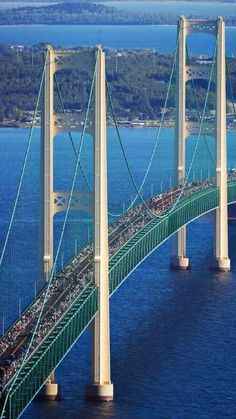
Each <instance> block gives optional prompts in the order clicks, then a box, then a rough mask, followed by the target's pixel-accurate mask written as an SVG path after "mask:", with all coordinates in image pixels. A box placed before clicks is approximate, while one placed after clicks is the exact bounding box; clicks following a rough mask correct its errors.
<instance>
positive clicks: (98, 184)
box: [40, 45, 113, 400]
mask: <svg viewBox="0 0 236 419" xmlns="http://www.w3.org/2000/svg"><path fill="white" fill-rule="evenodd" d="M78 62H79V65H81V66H86V67H87V68H89V69H90V70H91V72H93V71H95V104H94V105H95V106H94V109H95V110H94V112H93V113H94V117H93V121H91V123H90V125H89V127H88V130H87V132H89V133H90V134H91V135H92V136H93V137H94V179H95V180H94V193H90V192H79V191H75V192H73V196H72V199H71V205H70V210H71V209H72V210H77V211H78V210H80V211H86V212H89V213H91V212H92V214H93V219H94V281H95V283H96V285H97V286H98V289H99V310H98V314H97V316H96V318H95V320H94V327H93V337H94V339H93V341H94V345H93V346H94V351H93V358H94V359H93V380H92V382H93V383H92V385H91V386H88V387H87V389H86V396H87V397H89V398H90V399H92V398H94V399H96V400H112V398H113V385H112V383H111V380H110V336H109V332H110V330H109V281H108V257H109V254H108V220H107V217H108V212H107V163H106V94H105V54H104V52H103V51H102V49H101V47H97V48H96V51H95V53H94V51H91V52H86V51H78V50H76V51H72V50H60V51H56V50H53V48H52V47H51V46H50V45H49V46H48V47H47V51H46V67H45V75H44V86H43V95H42V120H41V191H40V194H41V237H40V282H41V283H42V282H43V283H45V281H48V280H49V278H50V274H51V272H52V269H53V218H54V215H55V214H56V213H58V212H60V211H66V209H67V206H68V202H69V199H70V192H67V191H55V190H54V181H53V174H54V171H53V156H54V142H55V136H56V135H57V134H59V133H62V132H68V131H70V132H72V131H77V132H80V131H82V129H83V122H84V121H83V120H82V119H81V116H79V115H77V116H73V125H72V124H71V122H70V117H68V115H66V114H65V113H62V114H58V113H55V111H54V75H55V73H56V72H57V71H59V70H63V69H67V68H75V67H76V66H78ZM94 69H95V70H94ZM58 391H59V390H58V385H57V384H56V383H55V379H54V372H52V374H51V375H50V377H49V378H48V380H47V382H46V383H45V385H44V387H43V388H42V391H41V394H40V397H41V398H44V399H49V400H52V399H55V398H57V397H58Z"/></svg>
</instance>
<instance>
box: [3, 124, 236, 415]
mask: <svg viewBox="0 0 236 419" xmlns="http://www.w3.org/2000/svg"><path fill="white" fill-rule="evenodd" d="M173 134H174V133H173V130H172V129H171V130H163V132H162V135H161V139H160V146H159V148H158V150H159V151H158V153H157V155H156V157H155V159H154V162H153V167H152V168H151V172H150V178H149V182H148V184H147V186H146V188H145V191H144V193H145V194H148V193H150V187H151V184H153V185H154V191H158V190H160V181H161V180H162V181H163V186H164V188H166V187H168V185H169V182H170V176H171V174H172V171H171V161H172V158H173ZM121 135H122V137H123V139H124V146H125V150H126V152H127V155H128V158H129V161H130V164H131V167H132V170H133V171H134V174H135V178H136V180H137V182H140V180H141V179H142V177H143V175H144V173H145V170H146V167H147V162H148V159H149V157H150V153H151V149H152V146H153V142H154V140H155V136H156V129H140V130H134V129H121ZM27 137H28V130H26V129H18V130H17V129H0V155H1V162H2V163H1V178H0V192H1V198H2V210H1V229H0V230H1V231H0V235H1V237H2V236H3V235H4V231H5V229H6V220H7V219H8V216H9V207H11V205H12V201H13V198H14V195H15V190H16V185H17V179H18V176H19V171H20V167H21V162H22V158H23V155H24V150H25V146H26V140H27ZM208 141H209V147H210V149H211V151H212V152H213V149H214V142H213V140H210V139H208ZM55 144H56V149H55V154H56V157H55V168H56V176H55V187H56V188H61V189H66V188H67V187H68V185H69V181H70V179H71V173H72V167H73V165H74V156H73V153H72V148H71V144H70V142H69V139H68V138H67V137H66V136H65V135H62V136H58V138H57V140H56V143H55ZM193 146H194V141H193V139H190V140H189V141H188V143H187V154H188V162H189V160H190V156H191V154H192V151H193ZM30 154H31V159H32V160H31V163H30V165H29V167H28V169H27V171H26V173H27V176H28V177H27V179H28V180H27V181H26V182H25V183H24V185H23V188H24V191H25V199H22V202H21V205H22V208H23V212H21V211H20V212H19V213H18V216H19V219H18V222H17V223H16V224H15V226H14V229H13V234H12V236H11V240H12V243H13V244H14V246H16V242H19V241H20V245H21V248H22V247H23V249H19V252H18V253H17V252H14V250H13V251H11V252H9V255H8V257H9V261H12V263H11V265H12V266H14V267H15V271H13V272H12V273H9V272H7V271H5V272H4V275H2V276H1V284H0V291H1V296H2V298H3V296H4V294H6V292H7V293H8V295H9V296H11V295H12V298H15V297H16V295H17V297H18V298H21V299H22V301H21V303H22V305H23V303H24V302H25V300H24V298H25V297H26V295H27V294H31V295H32V293H33V285H34V282H33V280H32V275H33V272H34V270H35V263H34V265H32V262H31V260H32V259H31V258H29V256H27V255H29V253H28V252H32V248H33V247H35V249H37V243H36V244H34V245H33V243H34V240H35V238H36V235H35V228H33V226H34V224H35V220H36V219H37V217H36V215H37V199H38V195H37V185H38V180H39V178H38V174H37V173H38V168H39V130H36V132H35V135H34V137H33V145H32V150H31V151H30ZM228 155H229V165H230V166H231V167H233V166H234V167H235V166H236V147H235V133H233V132H232V133H229V135H228ZM108 156H109V165H108V170H109V207H110V209H111V210H113V211H120V210H121V208H122V201H123V200H125V203H126V204H127V203H128V201H129V197H130V195H131V194H133V193H134V191H133V188H132V184H131V182H129V181H128V174H127V170H126V168H125V165H124V162H123V160H122V155H121V151H120V149H119V147H118V142H117V137H116V135H115V131H114V130H113V129H109V130H108ZM197 156H198V157H199V156H201V161H202V162H203V175H204V176H206V174H207V172H208V170H210V171H211V173H213V166H212V164H211V163H210V162H209V156H208V152H207V149H206V147H205V146H204V143H202V145H201V146H200V149H199V154H198V153H197ZM82 162H83V164H84V166H85V167H86V171H88V172H89V173H90V171H91V141H90V140H89V138H87V139H86V141H85V149H84V151H83V153H82ZM200 169H201V166H200V164H198V163H196V165H195V168H194V170H195V175H196V176H199V175H200ZM117 173H119V176H117ZM6 185H7V188H6ZM29 197H30V204H28V205H26V201H28V198H29ZM35 217H36V219H35ZM21 219H23V220H25V222H23V224H22V223H21V222H20V220H21ZM88 225H90V226H91V220H90V219H89V218H84V219H81V218H80V220H78V219H77V220H75V219H73V223H71V226H70V229H69V230H68V231H67V234H70V235H71V236H70V237H71V238H73V241H74V237H77V238H78V240H79V243H80V244H82V243H83V242H84V240H85V236H86V237H87V227H88ZM58 228H59V224H58V222H56V229H58ZM206 232H207V234H206ZM229 232H230V257H231V263H232V271H231V272H230V273H228V274H219V273H212V272H209V271H208V263H209V260H210V259H211V257H212V254H213V226H212V224H211V223H208V222H206V221H202V220H199V221H196V222H194V223H193V224H191V225H190V226H189V228H188V250H187V253H188V255H189V256H190V257H191V260H192V269H191V271H188V272H172V271H170V270H169V256H170V253H171V240H169V241H167V242H166V243H165V244H164V245H163V246H161V247H160V248H159V249H158V250H157V251H156V252H154V253H153V254H152V255H151V256H150V257H149V258H148V259H147V260H146V261H145V262H144V263H143V264H142V265H141V266H140V267H139V268H138V269H137V270H136V271H135V272H134V273H133V274H132V275H131V276H130V278H129V279H128V280H127V281H126V282H125V283H124V285H123V286H122V287H121V288H120V289H119V291H118V292H117V293H116V294H115V295H114V296H113V297H112V299H111V325H112V326H111V357H112V380H113V382H114V385H115V399H114V402H111V403H109V404H106V403H105V404H96V403H95V404H92V403H86V402H84V398H83V396H84V385H85V384H86V383H88V382H89V381H90V357H91V351H90V348H91V345H90V344H91V342H90V336H89V333H84V335H83V336H82V338H81V339H80V340H79V341H78V342H77V343H76V344H75V345H74V347H73V349H72V350H71V352H70V353H69V354H68V356H67V357H66V358H65V360H64V361H63V362H62V364H61V365H60V367H59V368H58V369H57V374H56V375H57V381H58V382H59V383H60V384H61V386H62V397H63V399H62V400H61V401H58V402H44V403H40V402H33V403H31V405H30V406H29V407H28V409H27V411H26V412H25V413H24V414H23V416H22V417H23V418H24V419H39V418H40V419H41V418H47V419H49V418H50V419H66V418H68V419H69V418H84V419H90V418H91V419H92V418H99V419H100V418H101V419H104V418H116V419H126V418H127V419H129V418H135V419H136V418H138V419H147V418H153V419H154V418H223V417H230V418H234V417H235V416H236V407H235V406H236V403H235V402H236V387H235V372H236V369H235V364H236V329H235V324H236V247H235V240H236V225H235V224H231V225H230V230H229ZM73 235H74V236H73ZM21 239H22V240H21ZM1 240H2V238H1ZM1 240H0V241H1ZM26 241H28V244H27V245H26V244H25V243H26ZM73 246H74V243H72V247H73ZM69 247H71V244H70V246H69ZM14 249H15V248H14ZM66 250H68V249H66V248H64V249H63V251H66ZM20 252H22V253H20ZM33 260H35V259H33ZM23 268H24V269H26V271H25V270H24V272H26V274H25V275H24V279H23V280H22V278H21V276H22V272H23V271H21V269H23ZM27 269H28V273H27ZM30 273H31V274H30ZM4 278H6V279H7V283H6V285H5V286H4V284H3V280H4ZM4 307H5V310H6V309H7V305H6V304H4V305H1V307H0V312H1V313H0V321H1V317H2V310H3V309H4ZM8 310H9V312H11V310H12V307H9V305H8ZM5 315H6V312H5Z"/></svg>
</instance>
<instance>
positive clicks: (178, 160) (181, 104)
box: [170, 16, 230, 271]
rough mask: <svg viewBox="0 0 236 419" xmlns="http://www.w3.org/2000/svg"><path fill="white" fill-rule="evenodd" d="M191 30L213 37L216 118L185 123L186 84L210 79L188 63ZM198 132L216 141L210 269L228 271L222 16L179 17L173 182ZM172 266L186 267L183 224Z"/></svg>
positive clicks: (179, 180) (182, 175) (180, 174)
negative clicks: (191, 138)
mask: <svg viewBox="0 0 236 419" xmlns="http://www.w3.org/2000/svg"><path fill="white" fill-rule="evenodd" d="M194 32H203V33H204V32H205V33H209V34H211V35H213V36H215V37H216V71H215V74H214V75H213V76H214V78H213V80H214V83H215V91H216V117H215V121H212V122H208V123H207V124H201V122H198V123H196V122H187V121H186V117H185V113H186V109H185V106H186V83H187V81H189V80H195V79H203V80H204V79H205V80H208V79H209V75H210V72H211V69H210V66H209V67H208V69H204V71H203V69H202V66H201V65H187V60H186V38H187V35H188V34H191V33H194ZM200 125H202V129H201V134H202V135H204V134H205V135H210V136H213V137H214V138H215V140H216V182H217V186H218V188H219V190H220V205H219V208H218V209H217V210H216V216H215V251H214V257H213V259H212V261H211V265H210V268H211V269H213V270H219V271H228V270H230V259H229V257H228V218H227V217H228V216H227V145H226V66H225V23H224V21H223V19H222V18H218V19H217V20H213V21H206V20H195V19H194V20H192V19H186V18H185V17H183V16H182V17H180V19H179V24H178V44H177V72H176V118H175V146H176V150H175V168H176V184H180V183H183V181H184V179H185V159H186V155H185V145H186V139H187V137H188V136H190V135H196V134H197V135H198V133H199V129H200ZM170 265H171V267H172V268H173V269H188V268H189V266H190V263H189V259H188V257H187V256H186V227H183V228H182V229H181V230H180V231H178V233H177V234H176V236H175V239H174V245H173V256H172V258H171V263H170Z"/></svg>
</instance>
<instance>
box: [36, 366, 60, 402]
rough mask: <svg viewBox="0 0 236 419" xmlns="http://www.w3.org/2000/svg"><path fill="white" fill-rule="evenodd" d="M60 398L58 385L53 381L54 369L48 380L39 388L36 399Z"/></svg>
mask: <svg viewBox="0 0 236 419" xmlns="http://www.w3.org/2000/svg"><path fill="white" fill-rule="evenodd" d="M59 398H60V385H59V384H56V383H55V373H54V371H53V372H52V373H51V374H50V376H49V378H48V380H47V381H46V383H45V384H44V385H43V387H42V388H41V390H40V392H39V393H38V395H37V397H36V399H38V400H45V401H50V400H58V399H59Z"/></svg>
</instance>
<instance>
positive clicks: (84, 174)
mask: <svg viewBox="0 0 236 419" xmlns="http://www.w3.org/2000/svg"><path fill="white" fill-rule="evenodd" d="M54 80H55V83H56V88H57V93H58V97H59V101H60V105H61V108H62V112H63V114H64V115H65V114H66V110H65V106H64V103H63V100H62V95H61V92H60V88H59V84H58V80H57V77H56V74H54ZM68 134H69V138H70V141H71V145H72V148H73V150H74V153H75V158H76V159H78V153H77V150H76V147H75V143H74V140H73V137H72V134H71V132H70V131H68ZM81 141H82V140H81ZM82 147H83V142H82V143H80V146H79V150H82ZM79 152H80V151H79ZM79 168H80V170H81V173H82V176H83V178H84V180H85V183H86V185H87V186H88V188H89V190H90V192H92V188H91V185H90V183H89V181H88V178H87V176H86V173H85V171H84V169H83V166H82V164H81V162H80V161H79Z"/></svg>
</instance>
